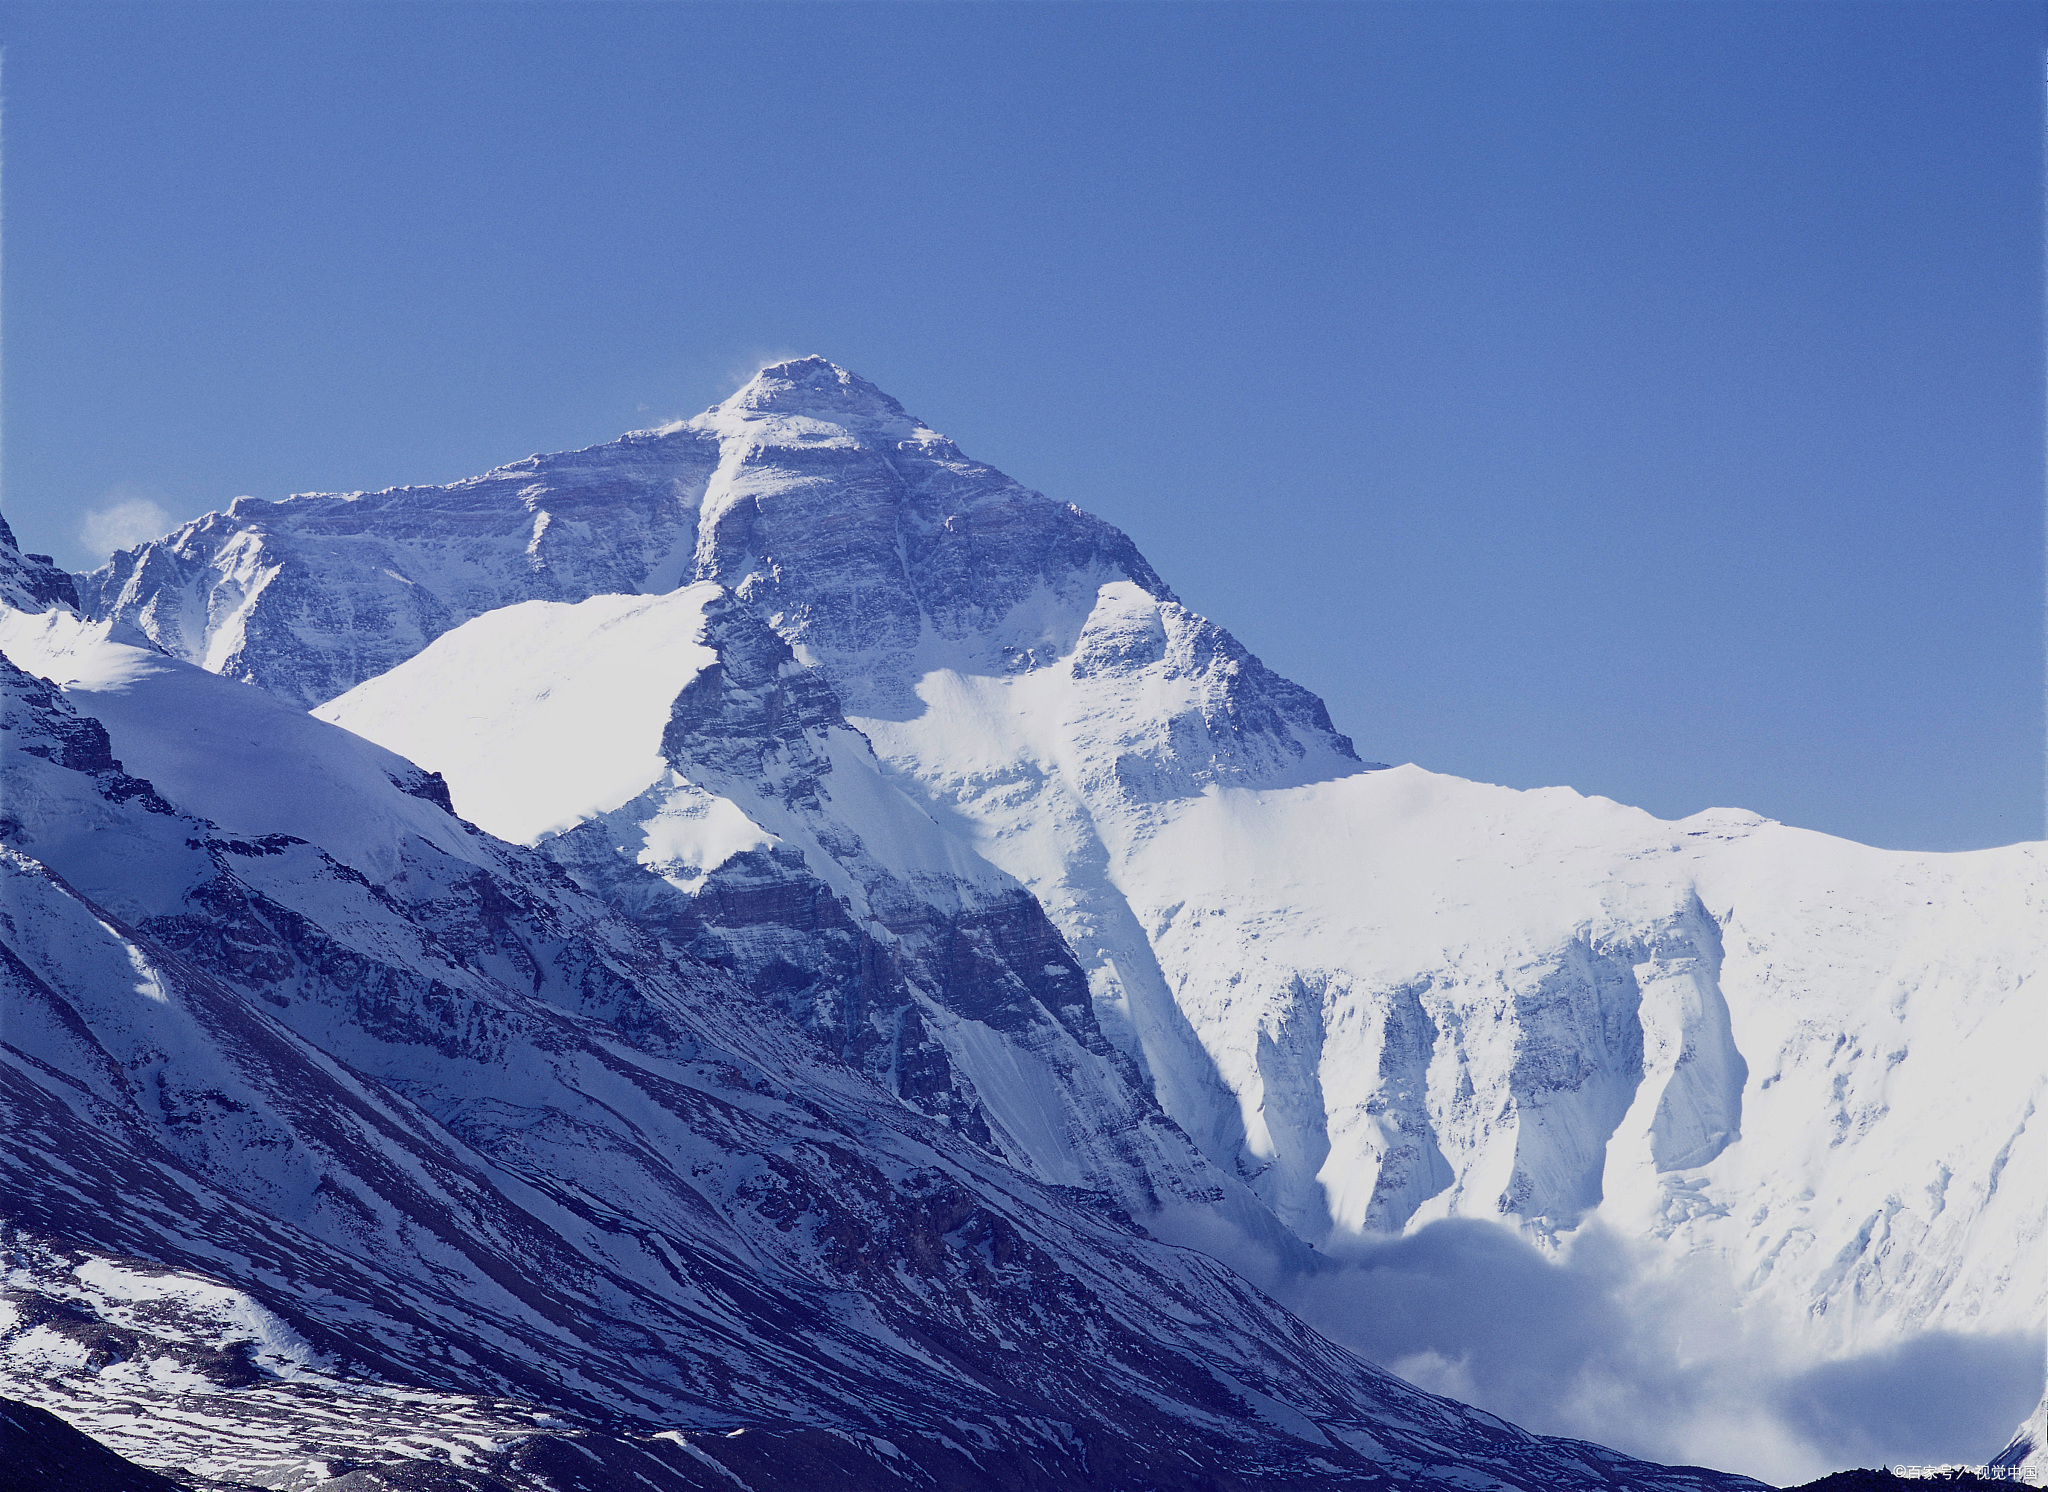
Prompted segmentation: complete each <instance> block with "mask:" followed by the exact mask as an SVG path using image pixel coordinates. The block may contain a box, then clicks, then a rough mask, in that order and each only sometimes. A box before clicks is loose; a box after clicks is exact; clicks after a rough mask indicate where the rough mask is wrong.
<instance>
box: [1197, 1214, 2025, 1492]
mask: <svg viewBox="0 0 2048 1492" xmlns="http://www.w3.org/2000/svg"><path fill="white" fill-rule="evenodd" d="M1177 1241H1184V1242H1193V1243H1196V1244H1197V1246H1200V1247H1205V1248H1207V1249H1208V1251H1210V1252H1212V1253H1217V1254H1220V1255H1222V1256H1223V1257H1225V1258H1226V1259H1228V1260H1229V1261H1230V1262H1232V1263H1234V1264H1236V1265H1237V1266H1238V1267H1239V1269H1241V1270H1242V1271H1243V1272H1245V1273H1246V1274H1247V1275H1249V1276H1250V1277H1251V1278H1252V1279H1253V1280H1255V1281H1256V1282H1257V1283H1259V1284H1260V1285H1262V1286H1263V1287H1264V1288H1265V1289H1266V1290H1268V1291H1269V1292H1270V1293H1272V1294H1273V1295H1274V1296H1276V1297H1278V1298H1279V1299H1280V1300H1281V1301H1282V1302H1284V1303H1285V1304H1286V1305H1288V1306H1289V1307H1291V1308H1292V1309H1293V1310H1294V1311H1295V1312H1296V1314H1298V1315H1300V1316H1301V1317H1303V1318H1304V1319H1305V1320H1307V1321H1308V1322H1309V1324H1310V1325H1312V1326H1314V1327H1316V1328H1317V1329H1318V1330H1319V1331H1321V1332H1322V1333H1323V1334H1324V1335H1325V1336H1328V1337H1331V1338H1332V1339H1334V1340H1336V1341H1339V1342H1342V1343H1343V1344H1344V1345H1345V1346H1347V1347H1350V1348H1351V1349H1352V1350H1353V1351H1355V1352H1358V1353H1360V1354H1361V1355H1363V1356H1365V1357H1367V1358H1369V1359H1371V1360H1373V1361H1375V1362H1379V1363H1381V1364H1383V1365H1385V1366H1386V1367H1388V1368H1389V1369H1391V1370H1392V1371H1394V1372H1395V1373H1397V1374H1399V1375H1401V1376H1403V1377H1405V1378H1407V1379H1408V1380H1409V1381H1410V1382H1413V1383H1416V1384H1418V1385H1419V1386H1421V1387H1423V1388H1427V1389H1429V1390H1431V1391H1433V1392H1436V1393H1441V1394H1446V1395H1448V1396H1450V1397H1453V1398H1456V1399H1460V1400H1463V1401H1464V1402H1466V1403H1468V1404H1476V1405H1478V1406H1479V1407H1481V1408H1483V1409H1488V1410H1491V1411H1492V1412H1493V1413H1495V1414H1498V1415H1501V1416H1502V1417H1504V1418H1506V1419H1509V1420H1512V1421H1514V1422H1515V1423H1517V1424H1519V1425H1521V1426H1522V1427H1523V1428H1525V1429H1529V1430H1534V1431H1536V1432H1538V1433H1539V1434H1548V1435H1568V1436H1573V1437H1579V1438H1584V1439H1588V1440H1596V1441H1599V1442H1601V1443H1602V1444H1605V1445H1611V1446H1614V1447H1616V1448H1617V1449H1620V1450H1623V1451H1627V1452H1629V1453H1631V1454H1633V1455H1638V1456H1643V1457H1646V1458H1648V1459H1650V1460H1653V1461H1664V1462H1679V1463H1690V1464H1693V1465H1707V1466H1714V1467H1717V1468H1719V1469H1721V1470H1724V1471H1738V1472H1744V1473H1747V1474H1748V1475H1750V1476H1755V1477H1761V1478H1762V1479H1763V1480H1765V1481H1767V1482H1769V1483H1771V1484H1772V1485H1790V1484H1793V1483H1797V1482H1804V1481H1807V1480H1809V1479H1811V1478H1813V1477H1817V1476H1820V1475H1822V1474H1824V1473H1826V1472H1829V1471H1836V1470H1841V1469H1843V1468H1846V1467H1850V1466H1879V1465H1884V1464H1887V1463H1892V1464H1899V1463H1905V1464H1915V1463H1917V1464H1941V1463H1947V1462H1968V1463H1973V1464H1981V1463H1983V1462H1984V1461H1986V1460H1988V1459H1989V1458H1990V1457H1991V1456H1993V1455H1995V1454H1997V1453H1998V1451H2000V1450H2001V1449H2003V1447H2004V1446H2005V1443H2006V1441H2007V1440H2008V1439H2009V1438H2010V1437H2011V1435H2012V1432H2013V1429H2014V1427H2015V1426H2017V1425H2018V1424H2019V1422H2020V1419H2021V1417H2022V1416H2024V1415H2025V1414H2027V1413H2028V1412H2029V1411H2030V1410H2031V1409H2032V1408H2033V1406H2034V1405H2036V1404H2038V1403H2039V1402H2040V1393H2041V1350H2042V1343H2041V1336H2040V1332H2039V1330H2038V1328H2035V1327H2034V1326H2032V1324H2031V1323H2025V1322H2022V1323H2016V1326H2017V1329H2008V1330H2005V1331H2003V1332H1996V1333H1994V1332H1990V1331H1987V1332H1983V1333H1981V1334H1971V1335H1967V1336H1964V1335H1958V1334H1955V1333H1951V1332H1923V1333H1919V1334H1917V1335H1909V1336H1906V1337H1904V1338H1902V1339H1901V1340H1900V1341H1898V1342H1897V1343H1895V1344H1894V1345H1892V1346H1889V1347H1884V1348H1880V1349H1876V1350H1872V1351H1868V1352H1864V1353H1860V1354H1857V1355H1855V1356H1850V1357H1842V1356H1831V1355H1829V1354H1828V1353H1827V1352H1826V1351H1824V1350H1823V1349H1822V1347H1821V1346H1820V1344H1818V1343H1815V1342H1811V1341H1809V1340H1807V1339H1806V1338H1805V1336H1804V1335H1803V1334H1802V1333H1801V1332H1799V1331H1797V1330H1795V1329H1792V1328H1791V1327H1790V1325H1789V1324H1787V1323H1784V1322H1776V1321H1773V1320H1771V1319H1769V1318H1768V1317H1767V1316H1766V1315H1764V1314H1763V1313H1762V1312H1761V1311H1760V1310H1755V1309H1745V1308H1744V1305H1743V1296H1742V1292H1740V1291H1739V1290H1737V1289H1736V1287H1735V1284H1734V1282H1733V1281H1732V1280H1731V1279H1730V1278H1728V1277H1727V1275H1726V1272H1725V1271H1724V1270H1723V1269H1722V1268H1720V1267H1719V1266H1718V1265H1716V1264H1715V1263H1714V1262H1713V1261H1712V1260H1710V1259H1708V1258H1706V1257H1704V1256H1702V1257H1699V1258H1697V1259H1695V1260H1694V1261H1693V1262H1691V1263H1690V1264H1688V1265H1687V1266H1686V1267H1685V1268H1683V1269H1680V1270H1678V1271H1676V1272H1672V1271H1671V1270H1669V1269H1668V1268H1667V1267H1665V1266H1663V1265H1662V1263H1661V1262H1660V1260H1659V1259H1658V1257H1657V1256H1656V1255H1655V1253H1654V1252H1652V1251H1650V1250H1648V1249H1647V1248H1645V1247H1644V1246H1642V1245H1640V1244H1637V1243H1633V1242H1631V1241H1630V1240H1627V1239H1624V1238H1621V1237H1619V1236H1617V1235H1615V1234H1614V1233H1612V1232H1610V1231H1607V1230H1605V1229H1603V1228H1601V1227H1599V1226H1598V1225H1592V1224H1589V1225H1587V1226H1586V1227H1584V1228H1582V1229H1581V1230H1580V1232H1579V1234H1578V1235H1577V1237H1576V1238H1574V1239H1573V1240H1571V1241H1570V1242H1569V1243H1568V1244H1567V1245H1566V1246H1565V1247H1564V1248H1563V1249H1562V1250H1561V1251H1560V1253H1559V1254H1558V1256H1557V1257H1555V1258H1550V1257H1545V1256H1544V1255H1542V1254H1540V1253H1538V1252H1537V1250H1536V1249H1534V1248H1532V1247H1531V1246H1530V1245H1529V1244H1528V1243H1527V1242H1525V1241H1524V1240H1522V1239H1521V1238H1520V1237H1519V1236H1518V1235H1517V1234H1515V1233H1514V1232H1513V1231H1511V1230H1510V1229H1507V1228H1504V1227H1500V1226H1498V1225H1495V1224H1492V1223H1487V1222H1482V1221H1474V1220H1468V1219H1459V1220H1453V1221H1449V1222H1435V1223H1431V1224H1429V1225H1428V1226H1426V1227H1423V1228H1421V1229H1418V1230H1417V1231H1416V1232H1414V1233H1412V1234H1410V1235H1408V1236H1407V1237H1404V1238H1399V1239H1391V1240H1387V1241H1383V1242H1378V1243H1358V1244H1355V1245H1353V1246H1351V1247H1350V1248H1349V1249H1346V1248H1344V1247H1343V1246H1342V1245H1336V1246H1333V1248H1332V1250H1331V1252H1330V1253H1327V1254H1325V1255H1323V1256H1322V1257H1321V1258H1319V1259H1318V1260H1317V1261H1316V1262H1315V1264H1314V1266H1313V1267H1312V1268H1308V1269H1302V1268H1301V1267H1299V1265H1298V1264H1295V1265H1283V1264H1281V1263H1280V1261H1278V1260H1277V1259H1275V1258H1274V1257H1273V1256H1272V1255H1271V1254H1270V1253H1267V1252H1265V1251H1263V1250H1261V1249H1258V1248H1257V1247H1256V1246H1255V1245H1247V1244H1246V1243H1245V1241H1244V1240H1243V1239H1242V1238H1241V1237H1234V1236H1218V1237H1203V1238H1190V1239H1185V1240H1177Z"/></svg>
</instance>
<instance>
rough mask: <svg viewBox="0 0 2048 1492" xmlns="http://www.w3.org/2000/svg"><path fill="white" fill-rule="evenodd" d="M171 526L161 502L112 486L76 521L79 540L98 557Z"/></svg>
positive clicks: (135, 542) (133, 543)
mask: <svg viewBox="0 0 2048 1492" xmlns="http://www.w3.org/2000/svg"><path fill="white" fill-rule="evenodd" d="M170 526H171V515H170V513H169V511H168V510H167V509H166V508H165V507H164V505H163V504H162V503H160V502H158V501H156V500H155V499H154V498H152V497H147V496H145V495H143V494H142V493H140V492H137V491H135V490H134V489H133V488H127V487H115V488H112V489H110V490H109V491H108V492H107V494H106V496H104V497H102V498H101V499H100V501H99V502H98V503H97V504H96V505H95V506H93V507H91V508H89V509H87V510H86V514H85V516H84V517H83V518H81V519H80V520H79V521H78V542H79V543H81V544H83V545H84V546H85V547H86V548H87V549H89V550H90V551H92V555H93V558H95V559H99V558H101V557H102V556H105V555H109V554H112V553H113V552H114V551H115V550H117V549H132V548H133V547H134V546H135V545H137V544H141V543H144V542H145V541H147V540H150V539H154V538H156V537H157V536H158V535H159V534H162V533H164V532H166V531H167V530H169V528H170Z"/></svg>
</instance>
